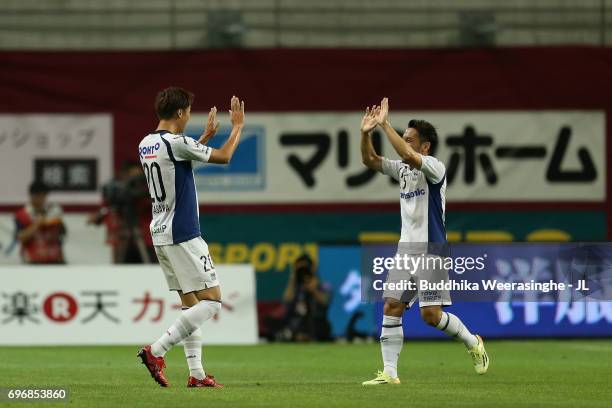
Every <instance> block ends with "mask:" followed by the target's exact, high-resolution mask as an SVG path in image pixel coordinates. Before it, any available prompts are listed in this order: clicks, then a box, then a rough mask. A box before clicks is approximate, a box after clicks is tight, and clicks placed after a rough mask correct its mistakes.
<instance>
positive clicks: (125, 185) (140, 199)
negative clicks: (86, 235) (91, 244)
mask: <svg viewBox="0 0 612 408" xmlns="http://www.w3.org/2000/svg"><path fill="white" fill-rule="evenodd" d="M102 196H103V199H104V204H103V205H102V207H101V208H100V209H99V210H98V212H96V213H94V214H91V215H90V217H89V220H88V224H95V225H101V224H102V223H105V224H106V227H107V239H106V242H107V243H108V244H109V245H111V246H112V247H113V263H117V264H126V263H127V264H139V263H152V262H154V261H155V260H156V258H155V250H154V249H153V241H152V240H151V234H150V232H149V224H150V223H151V197H150V195H149V191H148V189H147V181H146V179H145V176H144V173H143V172H142V168H141V167H140V164H139V163H138V162H134V161H126V162H124V163H123V164H122V165H121V171H120V173H119V176H118V177H116V178H114V179H112V180H111V181H109V182H108V183H106V184H105V185H104V186H102Z"/></svg>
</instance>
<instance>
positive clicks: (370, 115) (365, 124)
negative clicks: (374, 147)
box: [361, 106, 380, 133]
mask: <svg viewBox="0 0 612 408" xmlns="http://www.w3.org/2000/svg"><path fill="white" fill-rule="evenodd" d="M379 112H380V108H379V107H377V106H372V109H370V107H367V108H366V111H365V115H364V116H363V119H361V131H362V132H363V133H369V132H370V131H371V130H372V129H374V128H375V127H376V125H377V124H378V123H377V122H376V116H377V115H378V113H379Z"/></svg>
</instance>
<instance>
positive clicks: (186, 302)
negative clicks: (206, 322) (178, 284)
mask: <svg viewBox="0 0 612 408" xmlns="http://www.w3.org/2000/svg"><path fill="white" fill-rule="evenodd" d="M179 296H180V297H181V304H182V306H183V308H182V309H183V311H185V310H188V309H189V308H191V307H193V306H195V305H196V304H197V303H198V298H197V297H196V296H195V294H194V293H193V292H192V293H186V294H183V293H182V292H179ZM183 351H184V352H185V359H186V360H187V366H188V367H189V376H190V377H193V378H196V379H198V380H203V379H204V378H205V377H206V373H205V372H204V366H203V364H202V328H198V329H197V330H196V331H194V332H193V333H191V335H190V336H189V337H187V338H186V339H185V340H183Z"/></svg>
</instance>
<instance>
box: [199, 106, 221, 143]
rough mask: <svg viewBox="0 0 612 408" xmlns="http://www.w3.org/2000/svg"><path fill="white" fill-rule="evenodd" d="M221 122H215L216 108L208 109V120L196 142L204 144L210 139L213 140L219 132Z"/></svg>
mask: <svg viewBox="0 0 612 408" xmlns="http://www.w3.org/2000/svg"><path fill="white" fill-rule="evenodd" d="M220 125H221V122H219V121H218V120H217V107H216V106H213V107H212V108H210V112H208V120H207V121H206V126H205V128H204V133H203V134H202V137H201V138H200V140H198V142H200V143H202V144H206V143H207V142H208V141H209V140H210V139H212V138H213V136H214V135H216V134H217V131H218V130H219V126H220Z"/></svg>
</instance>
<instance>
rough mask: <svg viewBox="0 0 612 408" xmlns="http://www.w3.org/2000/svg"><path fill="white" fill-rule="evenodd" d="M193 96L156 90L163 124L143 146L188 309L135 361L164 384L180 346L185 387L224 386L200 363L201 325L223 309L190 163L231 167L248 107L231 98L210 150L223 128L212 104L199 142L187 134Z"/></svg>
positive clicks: (172, 271) (176, 283) (165, 245)
mask: <svg viewBox="0 0 612 408" xmlns="http://www.w3.org/2000/svg"><path fill="white" fill-rule="evenodd" d="M193 98H194V96H193V94H192V93H190V92H188V91H185V90H184V89H181V88H177V87H170V88H167V89H164V90H163V91H161V92H159V93H158V95H157V98H156V100H155V107H156V113H157V116H158V118H159V125H158V126H157V129H156V130H155V131H153V132H151V133H149V134H148V135H147V136H145V137H144V138H143V139H142V141H141V142H140V144H139V146H138V154H139V157H140V162H141V164H142V168H143V171H144V173H145V176H146V179H147V184H148V188H149V193H150V195H151V206H152V212H153V220H152V222H151V236H152V238H153V245H154V246H155V253H156V254H157V258H158V260H159V264H160V266H161V268H162V271H163V273H164V276H165V278H166V281H167V283H168V287H169V289H170V290H174V291H177V293H178V294H179V296H180V298H181V304H182V306H183V312H182V313H181V316H180V317H179V318H178V319H177V320H176V321H175V322H174V324H173V325H172V326H170V328H168V330H167V331H166V332H165V333H164V334H163V335H162V336H161V337H160V338H159V339H158V340H157V341H156V342H154V343H152V344H151V345H148V346H145V347H143V348H142V349H141V350H140V351H139V352H138V357H140V359H141V360H142V362H143V364H144V365H145V367H146V368H147V369H148V370H149V373H150V374H151V376H152V377H153V379H154V380H155V381H156V382H157V383H158V384H159V385H160V386H162V387H167V386H168V385H169V381H168V379H167V378H166V376H165V374H164V368H165V366H166V364H165V360H164V355H165V354H166V352H167V351H168V350H170V348H171V347H172V346H174V345H175V344H177V343H179V342H180V341H183V346H184V350H185V357H186V359H187V364H188V366H189V378H188V380H187V386H188V387H213V388H221V387H223V386H222V385H221V384H219V383H218V382H217V381H216V379H215V378H214V377H213V376H212V375H210V373H209V374H206V373H205V371H204V367H203V364H202V332H201V329H200V327H201V326H202V324H203V323H204V322H205V321H207V320H209V319H210V318H212V317H213V316H214V315H215V314H217V313H218V312H219V310H220V309H221V290H220V288H219V281H218V278H217V272H216V270H215V267H214V264H213V260H212V258H211V256H210V253H209V252H208V245H207V244H206V242H205V241H204V240H203V239H202V237H201V234H200V221H199V211H198V199H197V191H196V186H195V181H194V177H193V170H192V165H193V162H194V161H195V162H203V163H212V164H226V163H229V161H230V160H231V158H232V156H233V154H234V151H235V150H236V147H237V146H238V143H239V141H240V135H241V132H242V127H243V125H244V102H241V101H240V100H239V99H238V98H236V97H232V99H231V109H230V111H229V113H230V119H231V122H232V131H231V133H230V136H229V138H228V140H227V141H226V142H225V144H224V145H223V146H222V147H221V148H220V149H213V148H210V147H207V146H206V143H207V142H208V140H210V138H212V137H213V136H214V135H215V133H216V132H217V130H218V128H219V122H217V121H216V113H217V109H216V108H215V107H213V108H212V109H211V110H210V113H209V115H208V122H207V124H206V129H205V130H204V133H203V134H202V136H201V137H200V139H199V140H197V141H196V140H194V139H192V138H190V137H187V136H185V135H184V134H183V132H184V130H185V127H186V126H187V122H188V121H189V118H190V116H191V105H192V103H193Z"/></svg>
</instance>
